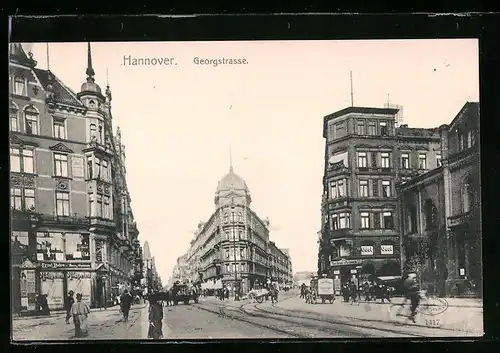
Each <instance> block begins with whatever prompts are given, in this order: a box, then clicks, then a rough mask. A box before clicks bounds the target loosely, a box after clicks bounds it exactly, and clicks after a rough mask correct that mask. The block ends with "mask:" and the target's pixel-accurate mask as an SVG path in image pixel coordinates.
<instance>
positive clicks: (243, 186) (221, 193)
mask: <svg viewBox="0 0 500 353" xmlns="http://www.w3.org/2000/svg"><path fill="white" fill-rule="evenodd" d="M214 202H215V205H216V206H217V207H222V206H229V205H240V206H246V207H249V206H250V203H251V202H252V198H251V197H250V189H249V188H248V186H247V183H246V182H245V180H243V178H242V177H240V176H239V175H238V174H236V173H235V172H234V169H233V164H232V162H231V163H230V166H229V173H227V174H226V175H224V176H223V177H222V179H221V180H220V181H219V184H218V185H217V190H216V191H215V200H214Z"/></svg>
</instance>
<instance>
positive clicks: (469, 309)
mask: <svg viewBox="0 0 500 353" xmlns="http://www.w3.org/2000/svg"><path fill="white" fill-rule="evenodd" d="M479 122H480V103H479V46H478V40H477V39H425V40H424V39H405V40H307V41H306V40H303V41H278V40H276V41H258V40H255V41H199V42H197V41H178V42H175V41H165V42H98V41H95V42H94V41H92V42H49V43H42V42H37V43H18V42H12V43H10V44H9V126H10V132H9V145H10V166H9V168H10V169H9V171H10V228H11V229H10V232H11V237H10V272H11V285H10V287H11V293H10V295H11V303H10V304H11V320H12V325H11V327H12V332H11V339H12V340H13V341H16V342H29V341H62V342H69V341H75V340H76V341H80V340H83V341H87V340H119V339H127V340H160V341H161V340H163V341H165V342H168V341H175V340H183V341H186V340H187V341H191V340H193V341H196V340H207V339H214V340H219V339H272V340H276V339H293V340H297V339H311V338H316V339H324V338H340V339H358V338H359V339H360V338H422V337H433V338H436V337H443V338H444V337H482V336H483V333H484V329H483V299H482V298H483V268H482V255H481V251H482V233H481V182H480V180H481V179H480V149H479V145H480V127H479Z"/></svg>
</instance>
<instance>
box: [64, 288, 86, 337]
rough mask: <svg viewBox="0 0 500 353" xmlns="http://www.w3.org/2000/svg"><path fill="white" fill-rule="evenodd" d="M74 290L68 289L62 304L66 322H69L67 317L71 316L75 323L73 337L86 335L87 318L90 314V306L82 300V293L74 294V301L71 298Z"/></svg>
mask: <svg viewBox="0 0 500 353" xmlns="http://www.w3.org/2000/svg"><path fill="white" fill-rule="evenodd" d="M73 295H74V292H73V291H72V290H70V291H69V292H68V296H67V297H66V299H65V302H64V306H65V308H66V324H69V319H71V318H73V324H74V325H75V337H87V336H88V324H87V319H88V316H89V314H90V307H89V305H88V304H87V303H85V302H83V301H82V298H83V296H82V294H81V293H77V294H76V301H75V299H74V298H73Z"/></svg>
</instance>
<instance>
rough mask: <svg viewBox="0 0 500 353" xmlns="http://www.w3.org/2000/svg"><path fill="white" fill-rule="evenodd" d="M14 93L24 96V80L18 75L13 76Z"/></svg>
mask: <svg viewBox="0 0 500 353" xmlns="http://www.w3.org/2000/svg"><path fill="white" fill-rule="evenodd" d="M13 88H14V92H13V93H14V94H17V95H19V96H26V80H25V79H24V78H22V77H20V76H16V77H14V87H13Z"/></svg>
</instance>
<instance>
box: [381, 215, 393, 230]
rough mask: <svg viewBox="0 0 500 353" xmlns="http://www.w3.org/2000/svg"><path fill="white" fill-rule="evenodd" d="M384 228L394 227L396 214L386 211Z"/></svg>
mask: <svg viewBox="0 0 500 353" xmlns="http://www.w3.org/2000/svg"><path fill="white" fill-rule="evenodd" d="M383 216H384V224H383V225H384V229H394V216H393V214H392V212H384V214H383Z"/></svg>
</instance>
